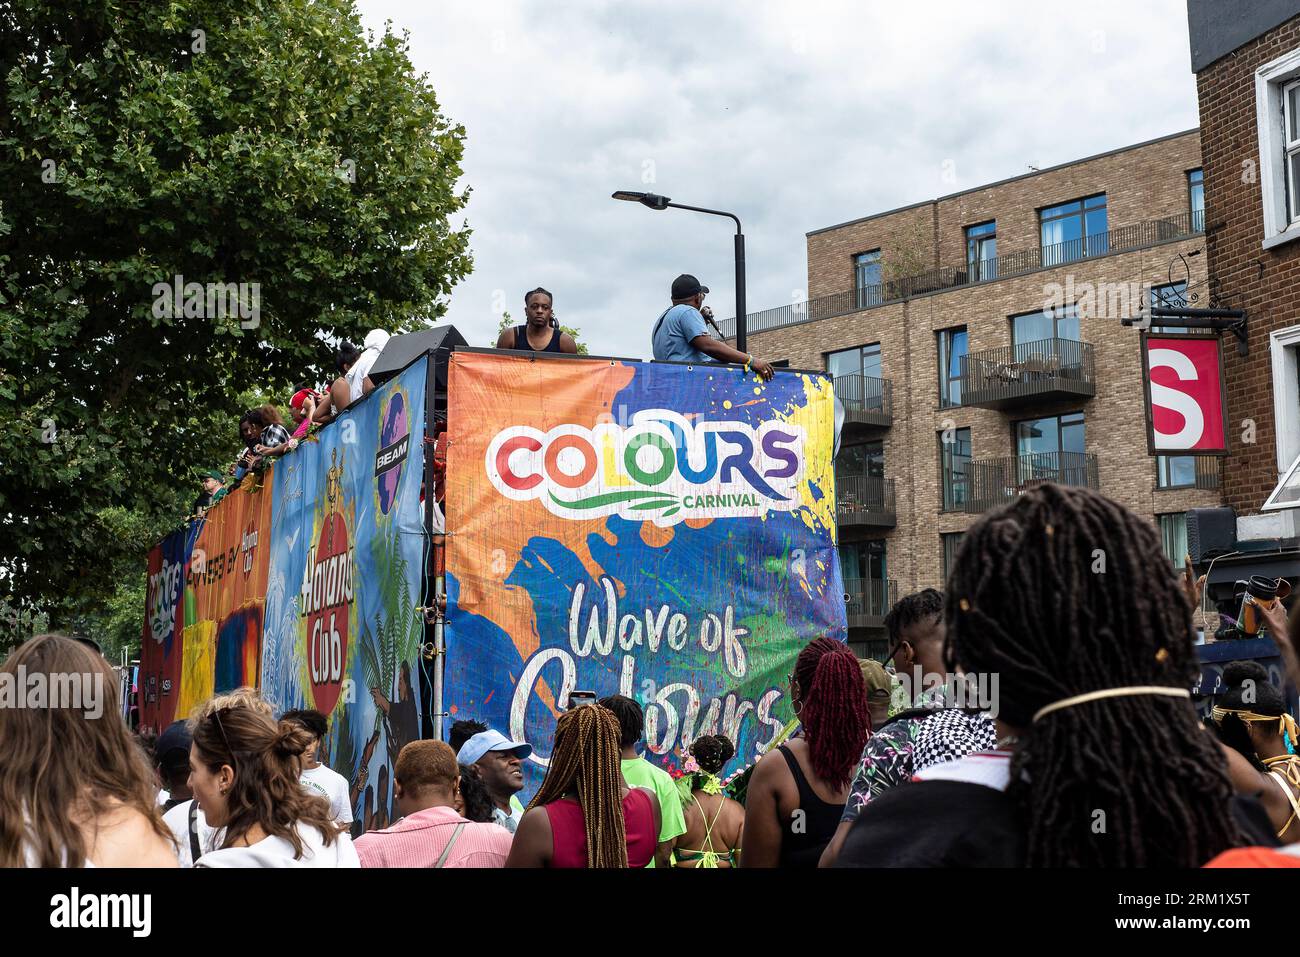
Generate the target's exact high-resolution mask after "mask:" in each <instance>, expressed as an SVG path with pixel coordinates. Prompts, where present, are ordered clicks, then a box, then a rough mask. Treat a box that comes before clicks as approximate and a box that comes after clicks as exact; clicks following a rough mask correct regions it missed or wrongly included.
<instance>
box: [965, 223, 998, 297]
mask: <svg viewBox="0 0 1300 957" xmlns="http://www.w3.org/2000/svg"><path fill="white" fill-rule="evenodd" d="M966 268H967V270H968V271H969V276H970V281H971V282H978V281H979V280H981V279H995V278H997V274H998V235H997V222H996V221H995V220H989V221H988V222H987V223H980V224H979V225H977V226H967V227H966Z"/></svg>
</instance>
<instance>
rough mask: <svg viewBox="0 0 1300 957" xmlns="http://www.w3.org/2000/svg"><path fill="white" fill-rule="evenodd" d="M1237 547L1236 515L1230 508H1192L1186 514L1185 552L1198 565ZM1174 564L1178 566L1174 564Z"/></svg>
mask: <svg viewBox="0 0 1300 957" xmlns="http://www.w3.org/2000/svg"><path fill="white" fill-rule="evenodd" d="M1236 547H1237V513H1236V511H1234V510H1233V509H1231V508H1193V509H1189V510H1188V512H1187V551H1188V552H1189V553H1190V554H1191V556H1192V562H1193V563H1194V564H1197V565H1199V564H1200V563H1201V562H1205V561H1209V560H1210V559H1211V558H1214V557H1216V556H1218V555H1226V554H1228V552H1230V551H1232V550H1233V549H1234V548H1236ZM1175 564H1180V563H1177V562H1175Z"/></svg>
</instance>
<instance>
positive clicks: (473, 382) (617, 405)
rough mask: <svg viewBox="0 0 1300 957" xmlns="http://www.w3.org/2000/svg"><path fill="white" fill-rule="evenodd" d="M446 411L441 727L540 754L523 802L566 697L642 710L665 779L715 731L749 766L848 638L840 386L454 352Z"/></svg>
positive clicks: (707, 370)
mask: <svg viewBox="0 0 1300 957" xmlns="http://www.w3.org/2000/svg"><path fill="white" fill-rule="evenodd" d="M448 396H449V414H448V420H449V421H448V427H449V434H450V444H449V451H448V466H447V509H446V511H447V523H448V533H447V534H448V546H447V548H448V551H447V591H448V608H447V639H446V641H447V656H446V666H445V684H446V697H447V704H448V708H449V711H450V712H451V717H452V719H453V720H454V719H456V718H474V719H477V720H481V721H486V722H488V723H489V724H490V725H491V726H492V727H494V728H497V729H499V730H501V731H502V732H504V733H506V734H509V735H510V736H511V737H513V738H516V739H522V740H525V741H527V742H528V743H529V744H531V745H533V747H534V749H535V751H534V755H533V757H532V758H530V759H529V762H528V763H527V765H526V778H527V785H528V786H527V788H526V793H531V792H532V790H534V789H535V787H536V785H537V783H538V782H539V781H540V778H541V775H542V774H543V773H544V769H545V763H546V759H547V754H548V753H549V751H550V742H551V737H552V732H553V730H554V724H555V719H556V716H557V715H558V713H559V709H560V708H561V707H562V706H564V705H565V704H566V703H567V700H568V694H569V692H571V691H573V690H575V689H577V690H590V691H595V692H596V693H597V694H598V695H600V696H604V695H608V694H614V693H621V694H625V695H628V696H630V697H634V698H636V699H637V700H639V701H641V702H642V704H643V706H644V707H645V709H646V740H647V742H648V748H649V751H648V753H647V757H649V758H651V759H652V760H654V761H656V762H657V763H659V764H661V765H662V766H665V767H667V768H670V769H672V768H675V767H678V766H679V764H680V762H681V760H682V757H683V749H684V748H685V747H686V746H687V745H689V744H690V743H691V742H692V741H693V740H694V738H695V737H697V736H699V735H701V734H706V733H724V734H727V735H728V736H729V737H731V738H732V740H733V741H735V742H736V744H737V754H736V757H735V758H734V759H733V761H732V764H731V765H730V767H729V768H728V771H733V770H736V769H739V768H741V767H743V766H745V765H747V764H749V763H751V762H753V761H754V760H755V759H756V758H757V757H758V755H759V754H760V753H761V752H762V750H763V749H764V748H765V747H766V746H768V745H769V744H770V743H771V742H772V740H773V739H774V738H775V736H776V735H777V734H778V733H779V732H780V730H781V728H782V727H783V725H785V723H786V722H787V721H789V720H790V718H791V717H792V712H791V709H790V705H789V701H788V684H787V680H786V677H787V675H788V674H789V672H790V670H791V667H792V666H793V662H794V658H795V657H796V655H797V654H798V652H799V650H800V649H801V648H802V647H803V646H804V645H805V644H806V643H807V642H808V641H810V640H812V639H813V638H815V637H817V636H819V635H831V636H833V637H836V638H839V639H840V640H843V639H844V638H845V636H846V632H847V629H846V621H845V605H844V594H843V591H844V590H843V583H842V580H841V575H840V568H839V563H838V562H837V561H836V560H835V532H836V525H835V506H834V487H833V471H832V449H833V442H834V408H833V403H834V400H833V396H832V390H831V383H830V380H829V379H828V378H826V377H825V376H822V375H816V374H803V373H792V372H779V373H778V374H777V376H776V377H775V378H774V379H773V380H772V381H771V382H769V383H763V382H761V380H759V379H758V378H757V377H756V376H754V375H752V374H751V375H744V374H743V373H742V372H741V371H740V370H738V369H735V368H722V367H716V366H708V365H700V366H686V365H678V364H659V363H639V362H618V361H609V360H594V359H593V360H582V359H573V360H569V359H534V358H532V357H528V356H518V357H516V356H509V355H501V354H489V353H474V352H456V353H454V354H453V355H452V356H451V366H450V373H449V385H448Z"/></svg>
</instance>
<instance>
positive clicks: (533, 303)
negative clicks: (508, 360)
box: [497, 287, 578, 355]
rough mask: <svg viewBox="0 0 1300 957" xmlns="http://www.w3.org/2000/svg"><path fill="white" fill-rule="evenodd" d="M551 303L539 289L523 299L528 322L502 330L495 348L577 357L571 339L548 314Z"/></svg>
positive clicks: (546, 295) (576, 346)
mask: <svg viewBox="0 0 1300 957" xmlns="http://www.w3.org/2000/svg"><path fill="white" fill-rule="evenodd" d="M552 301H553V300H552V298H551V294H550V293H549V292H547V291H546V290H545V289H542V288H540V287H539V288H537V289H534V290H532V292H529V293H528V294H527V295H525V296H524V315H525V316H527V317H528V321H527V322H526V323H525V324H524V325H522V326H514V327H513V328H510V329H503V330H502V331H501V335H499V336H497V348H498V349H519V350H521V351H523V352H565V353H568V354H569V355H577V354H578V344H577V343H576V342H574V341H573V336H571V335H569V334H568V333H567V332H561V331H560V326H559V323H557V322H556V321H555V316H554V315H553V314H552V313H551V303H552Z"/></svg>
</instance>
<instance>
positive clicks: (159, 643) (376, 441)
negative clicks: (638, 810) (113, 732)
mask: <svg viewBox="0 0 1300 957" xmlns="http://www.w3.org/2000/svg"><path fill="white" fill-rule="evenodd" d="M426 371H427V367H426V362H425V361H424V360H423V359H421V360H420V361H418V362H416V363H415V364H413V365H412V366H410V367H408V368H407V369H406V370H405V371H404V372H402V373H401V374H400V375H398V376H397V377H396V378H394V379H392V380H390V381H389V382H386V383H384V384H383V385H381V386H380V387H379V388H377V389H376V390H375V391H374V392H373V393H371V394H370V395H368V396H366V397H365V398H364V399H362V400H361V401H360V402H358V403H356V404H355V405H353V406H352V407H351V408H349V409H348V410H347V411H346V412H345V413H344V414H343V415H342V416H341V417H340V418H339V419H338V420H337V421H336V422H334V423H333V424H331V425H330V426H328V427H327V428H325V429H322V430H320V431H318V432H316V433H315V434H313V435H311V436H309V437H307V438H306V439H304V440H302V441H301V443H300V444H299V446H298V448H297V449H296V450H295V451H293V452H290V453H289V454H287V455H285V456H283V457H282V458H280V459H279V460H278V461H277V462H276V463H275V465H274V466H273V467H272V468H271V469H269V470H267V471H266V472H265V473H263V474H262V475H261V476H254V477H251V478H249V479H246V480H245V482H244V485H243V487H241V488H239V489H235V490H233V491H231V492H230V494H228V495H227V496H226V497H225V498H223V499H222V500H221V502H219V503H218V504H217V505H216V506H214V507H213V508H211V509H209V510H208V512H207V515H206V517H205V518H202V519H200V520H199V521H197V522H194V523H192V524H191V525H190V526H189V527H187V528H185V529H182V530H180V531H178V532H175V533H173V534H172V535H170V536H168V537H167V538H166V539H164V540H163V541H162V542H160V543H159V544H158V545H157V546H155V548H154V549H153V551H152V552H151V553H150V555H149V578H148V593H147V599H146V601H147V614H146V623H145V636H144V637H145V642H144V653H143V656H142V662H141V673H142V674H141V693H142V694H141V698H142V717H141V723H142V724H144V725H145V726H147V727H153V728H155V729H160V728H163V727H166V725H167V724H169V723H170V722H171V721H172V720H175V719H177V718H184V717H186V716H188V714H189V712H190V709H191V708H192V707H193V706H194V705H195V704H197V703H199V702H201V701H203V700H205V699H206V698H208V697H210V696H211V695H212V694H214V693H219V692H222V691H228V690H230V689H232V688H236V687H240V686H242V685H251V686H254V687H258V688H260V689H261V691H262V694H263V696H264V697H265V698H266V699H267V701H269V702H270V704H271V706H272V707H273V708H274V709H275V711H276V712H277V713H281V712H284V711H287V710H290V709H293V708H315V709H317V710H319V711H321V712H323V713H324V714H325V715H326V716H327V717H328V718H329V720H330V732H329V735H328V737H327V739H326V741H325V742H324V744H325V749H324V752H323V757H324V759H325V761H326V763H327V764H329V765H330V766H331V767H332V768H334V769H335V770H336V771H338V772H339V773H341V774H343V775H344V776H345V777H347V778H348V780H349V781H350V782H351V784H352V804H353V813H354V816H355V817H356V819H357V821H358V822H360V825H359V826H358V828H357V829H358V830H360V829H361V828H362V827H364V828H369V827H374V826H379V827H382V826H385V825H386V824H387V823H388V822H389V821H390V820H391V819H392V815H391V805H392V801H391V788H390V783H389V782H390V781H391V777H392V766H393V764H394V762H395V761H396V758H397V752H398V751H399V750H401V747H402V745H403V744H405V743H406V742H408V741H412V740H416V739H418V738H419V736H420V711H421V705H420V697H419V693H420V680H419V676H418V674H417V673H416V669H417V668H418V662H419V661H420V659H419V655H418V649H419V645H420V643H421V641H422V635H423V629H424V622H423V619H422V617H421V616H420V614H419V612H417V611H416V606H418V605H419V604H420V600H421V590H422V575H423V566H424V561H425V556H426V554H427V550H428V545H429V543H428V536H427V535H426V534H425V532H424V525H423V512H422V505H421V484H422V481H423V477H424V398H425V391H424V390H425V376H426Z"/></svg>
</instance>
